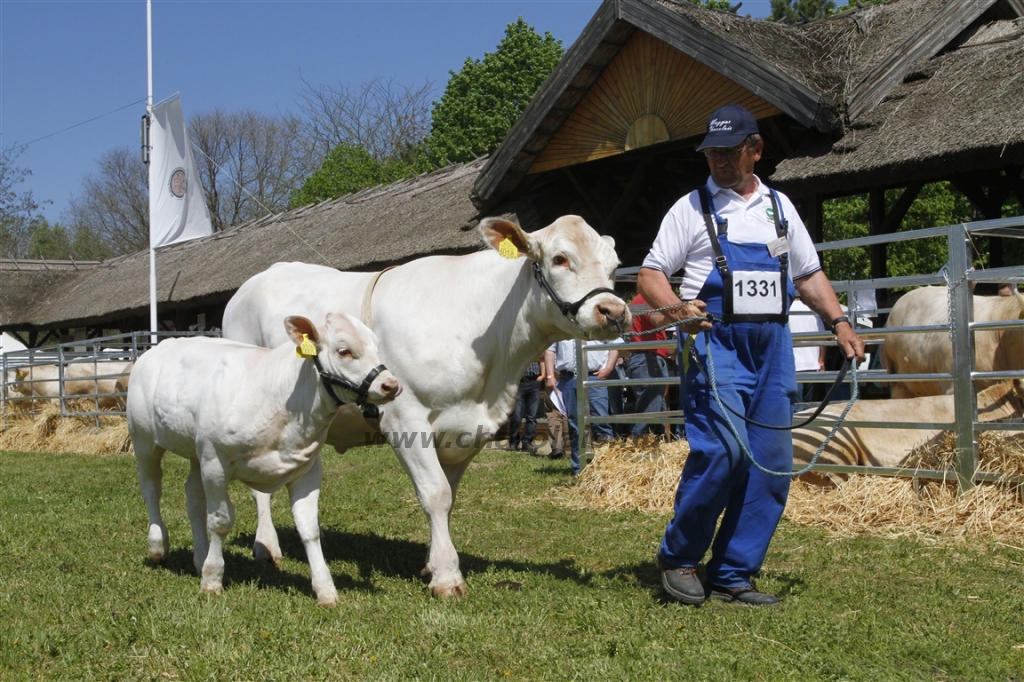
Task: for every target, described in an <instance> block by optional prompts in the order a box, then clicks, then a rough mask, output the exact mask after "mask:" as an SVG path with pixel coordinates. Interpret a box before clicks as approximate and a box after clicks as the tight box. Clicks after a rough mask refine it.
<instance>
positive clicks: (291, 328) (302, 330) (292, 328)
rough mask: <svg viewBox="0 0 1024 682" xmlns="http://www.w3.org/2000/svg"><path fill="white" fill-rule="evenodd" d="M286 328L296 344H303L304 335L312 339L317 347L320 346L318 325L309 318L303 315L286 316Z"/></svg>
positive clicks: (289, 336)
mask: <svg viewBox="0 0 1024 682" xmlns="http://www.w3.org/2000/svg"><path fill="white" fill-rule="evenodd" d="M284 330H285V331H286V332H287V333H288V338H289V339H291V340H292V342H293V343H294V344H295V345H296V346H301V345H302V342H303V340H304V339H303V336H305V337H306V339H309V340H310V341H312V342H313V343H314V344H315V345H316V346H317V347H319V346H320V335H319V334H318V333H317V331H316V325H315V324H313V323H312V322H310V320H309V318H306V317H302V316H301V315H289V316H288V317H286V318H284Z"/></svg>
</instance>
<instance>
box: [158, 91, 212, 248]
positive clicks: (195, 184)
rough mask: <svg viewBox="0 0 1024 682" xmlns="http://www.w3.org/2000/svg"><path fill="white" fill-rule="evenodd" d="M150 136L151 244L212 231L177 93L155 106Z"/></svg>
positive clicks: (191, 237) (200, 235) (161, 243)
mask: <svg viewBox="0 0 1024 682" xmlns="http://www.w3.org/2000/svg"><path fill="white" fill-rule="evenodd" d="M149 140H150V145H151V147H152V151H151V153H150V161H149V245H150V247H151V248H154V249H155V248H156V247H158V246H163V245H164V244H174V243H175V242H184V241H188V240H189V239H195V238H196V237H204V236H206V235H208V234H213V224H212V223H211V222H210V211H209V209H207V208H206V200H205V199H204V197H203V187H202V185H201V184H200V182H199V171H198V170H197V169H196V162H195V159H194V158H192V148H191V147H190V146H189V144H188V135H187V134H186V133H185V116H184V115H183V114H182V113H181V102H180V101H178V96H177V95H174V96H173V97H171V98H169V99H166V100H164V101H163V102H161V103H160V104H158V105H157V106H155V107H153V117H152V123H151V125H150V131H149Z"/></svg>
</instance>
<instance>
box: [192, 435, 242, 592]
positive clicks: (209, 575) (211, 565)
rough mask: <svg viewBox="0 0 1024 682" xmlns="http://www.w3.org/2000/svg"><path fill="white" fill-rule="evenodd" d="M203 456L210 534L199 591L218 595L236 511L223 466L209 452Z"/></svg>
mask: <svg viewBox="0 0 1024 682" xmlns="http://www.w3.org/2000/svg"><path fill="white" fill-rule="evenodd" d="M205 449H206V450H207V452H208V454H205V455H204V454H202V452H203V450H202V449H200V457H201V459H202V474H203V488H204V490H205V491H206V526H207V528H209V530H210V547H209V550H207V552H206V561H204V562H203V570H202V581H201V582H200V584H199V591H200V592H202V593H204V594H220V593H221V590H222V589H223V581H224V540H225V539H226V538H227V536H228V533H230V532H231V527H232V526H233V525H234V522H235V508H234V506H233V505H232V504H231V499H230V498H229V497H228V479H227V474H226V472H225V471H224V466H223V465H222V464H221V462H220V460H219V459H218V458H217V455H216V453H213V452H210V451H211V450H212V448H211V447H210V446H206V448H205Z"/></svg>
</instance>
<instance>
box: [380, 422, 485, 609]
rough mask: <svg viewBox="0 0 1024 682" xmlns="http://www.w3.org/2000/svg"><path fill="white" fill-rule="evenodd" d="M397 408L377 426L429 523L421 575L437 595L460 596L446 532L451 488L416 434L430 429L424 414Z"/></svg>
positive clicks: (461, 585)
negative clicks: (411, 416)
mask: <svg viewBox="0 0 1024 682" xmlns="http://www.w3.org/2000/svg"><path fill="white" fill-rule="evenodd" d="M400 412H401V410H400V409H390V410H387V411H385V412H384V416H383V418H382V419H381V426H382V427H383V431H384V433H387V434H388V438H389V440H390V441H391V444H392V446H393V447H394V449H395V453H396V454H397V455H398V460H399V461H400V462H401V463H402V467H403V468H404V469H405V473H406V474H408V475H409V478H410V479H411V480H412V486H413V489H414V490H415V491H416V498H417V499H418V500H419V502H420V506H421V507H423V512H424V513H425V514H426V515H427V522H428V523H429V524H430V551H429V553H428V554H427V565H426V567H425V568H424V569H423V575H427V574H428V573H429V574H430V588H431V590H433V592H434V595H435V596H438V597H452V596H462V595H465V594H466V593H467V590H466V583H465V581H464V580H463V578H462V572H461V571H460V570H459V555H458V553H457V552H456V551H455V545H454V544H453V543H452V538H451V536H450V535H449V533H448V517H449V515H450V514H451V509H452V489H451V485H450V484H449V483H448V477H447V476H446V475H445V472H444V470H443V469H442V468H441V464H440V462H438V459H437V452H436V450H435V449H434V448H432V447H426V446H424V445H423V440H424V439H422V438H420V434H424V433H430V431H431V426H430V423H429V422H428V421H427V420H426V419H425V418H416V419H406V420H403V419H402V415H401V414H400Z"/></svg>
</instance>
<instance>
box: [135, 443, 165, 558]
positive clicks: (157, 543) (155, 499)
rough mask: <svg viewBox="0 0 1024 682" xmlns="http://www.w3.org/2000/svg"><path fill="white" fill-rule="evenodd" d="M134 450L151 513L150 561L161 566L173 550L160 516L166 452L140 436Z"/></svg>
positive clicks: (143, 493)
mask: <svg viewBox="0 0 1024 682" xmlns="http://www.w3.org/2000/svg"><path fill="white" fill-rule="evenodd" d="M132 445H133V447H134V448H135V467H136V469H137V470H138V475H139V490H141V491H142V499H143V500H145V502H146V510H147V511H148V512H149V532H148V535H147V540H148V545H149V549H148V553H149V560H150V561H152V562H153V563H154V564H162V563H163V562H164V560H165V559H166V558H167V554H168V553H169V552H170V550H171V545H170V538H169V537H168V535H167V526H166V525H164V520H163V518H162V517H161V516H160V496H161V495H162V494H163V479H164V469H163V457H164V452H166V451H165V450H164V449H163V448H162V447H160V446H159V445H157V444H156V443H154V442H153V441H152V439H150V438H147V437H145V436H139V435H137V436H136V438H135V439H134V440H133V442H132Z"/></svg>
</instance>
